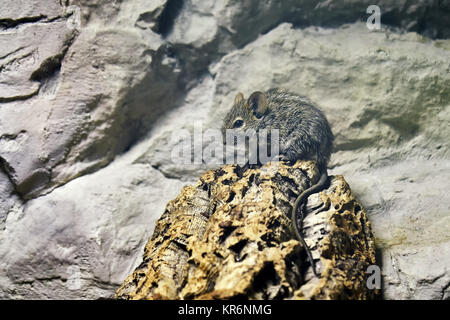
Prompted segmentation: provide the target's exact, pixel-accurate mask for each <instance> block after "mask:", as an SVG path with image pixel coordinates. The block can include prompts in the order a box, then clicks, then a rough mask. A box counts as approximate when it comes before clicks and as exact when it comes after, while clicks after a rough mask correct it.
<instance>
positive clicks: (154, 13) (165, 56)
mask: <svg viewBox="0 0 450 320" xmlns="http://www.w3.org/2000/svg"><path fill="white" fill-rule="evenodd" d="M370 2H371V1H364V0H361V1H356V2H355V1H338V2H330V1H319V2H317V1H308V0H289V1H283V2H280V1H264V2H262V1H256V0H255V1H253V0H249V1H245V2H242V1H235V0H227V1H220V2H219V1H194V0H191V1H189V0H185V1H182V0H158V1H151V3H149V2H148V1H143V0H130V1H121V0H116V1H105V0H95V1H87V0H79V1H71V0H70V1H59V0H41V1H37V0H30V1H27V2H26V3H25V2H22V1H20V2H18V1H12V0H4V1H3V2H2V8H1V9H0V115H1V116H0V298H49V299H51V298H59V299H61V298H100V297H112V296H113V294H114V291H115V290H116V289H117V288H118V286H119V285H120V284H121V283H122V282H123V280H124V279H125V277H126V275H128V274H129V273H131V271H132V270H134V268H135V267H136V266H137V265H138V264H139V263H140V257H141V254H142V250H143V246H144V244H145V242H146V241H147V239H148V237H149V236H150V235H151V234H152V231H153V228H154V225H155V221H156V220H157V219H158V218H159V217H160V215H161V214H162V213H163V211H164V207H165V205H166V203H167V202H168V201H169V200H171V199H173V198H175V196H176V195H177V194H178V193H179V191H180V190H181V188H182V186H184V185H185V184H186V183H192V182H194V181H195V180H197V178H198V177H199V175H200V174H202V173H203V172H204V171H205V169H206V168H207V166H201V165H181V164H178V163H172V162H171V161H170V154H171V151H172V149H173V148H174V147H175V146H176V143H177V142H176V141H173V140H172V139H171V136H172V132H176V131H177V130H180V129H192V126H193V124H194V123H196V122H199V123H202V126H203V128H204V129H206V128H217V127H218V126H220V122H221V119H222V117H223V115H224V114H225V113H226V112H227V110H228V109H229V108H230V107H231V103H232V100H233V98H234V95H235V94H236V92H237V91H242V92H244V94H245V95H246V96H248V94H249V93H251V92H252V91H254V90H264V89H268V88H270V87H274V86H279V87H284V88H286V89H290V90H292V91H294V92H298V93H301V94H304V95H307V96H309V97H310V98H311V99H312V100H314V101H315V102H317V103H318V104H319V105H320V106H321V108H322V109H323V111H324V112H325V114H326V115H327V117H328V119H329V121H330V123H331V126H332V129H333V132H334V133H335V135H336V146H335V151H334V153H333V155H332V160H331V163H330V174H336V175H337V174H343V175H344V176H345V178H346V180H347V181H348V182H349V184H350V186H351V188H352V190H353V192H354V193H355V194H356V195H357V197H358V199H359V200H360V201H361V203H362V205H363V206H364V207H365V208H366V210H367V213H368V215H369V219H370V221H371V223H372V228H373V231H374V236H375V239H376V245H377V248H378V254H379V259H378V261H381V262H382V272H383V294H384V297H385V298H386V299H413V298H415V299H417V298H423V299H446V298H449V295H450V292H449V283H450V274H449V272H448V270H449V266H450V265H449V263H450V262H449V261H450V249H449V248H450V246H449V241H450V238H449V236H448V228H449V226H450V200H449V197H448V196H447V190H448V187H449V182H448V181H450V179H449V178H450V173H449V172H450V170H448V169H449V168H450V161H449V157H450V154H449V143H448V136H449V135H450V127H449V125H448V123H449V120H450V108H449V105H450V89H449V88H450V76H449V74H450V72H449V71H450V42H449V40H446V39H447V38H448V37H449V35H450V29H449V26H448V23H447V21H448V20H449V18H450V3H449V2H448V1H446V0H440V1H433V0H429V1H427V0H423V1H416V2H414V4H412V3H411V2H410V1H406V0H404V1H395V2H394V1H389V0H383V1H378V5H379V7H380V9H381V22H382V23H383V25H382V28H381V30H375V31H370V30H369V29H368V28H367V27H366V24H365V21H366V19H367V17H368V14H367V13H366V8H367V7H368V6H369V5H370V4H371V3H370Z"/></svg>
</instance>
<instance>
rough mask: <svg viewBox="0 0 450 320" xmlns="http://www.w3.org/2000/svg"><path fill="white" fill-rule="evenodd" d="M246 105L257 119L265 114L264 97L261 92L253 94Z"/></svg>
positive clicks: (266, 105)
mask: <svg viewBox="0 0 450 320" xmlns="http://www.w3.org/2000/svg"><path fill="white" fill-rule="evenodd" d="M247 104H248V106H249V108H251V109H252V110H253V112H254V114H255V116H256V117H257V118H261V117H262V116H263V115H264V113H266V111H267V107H268V103H267V98H266V95H265V94H264V93H263V92H261V91H255V92H253V93H252V94H251V95H250V97H249V98H248V100H247Z"/></svg>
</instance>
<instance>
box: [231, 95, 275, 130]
mask: <svg viewBox="0 0 450 320" xmlns="http://www.w3.org/2000/svg"><path fill="white" fill-rule="evenodd" d="M267 112H268V103H267V97H266V95H265V94H264V93H263V92H261V91H255V92H253V93H252V94H251V95H250V97H249V98H248V99H247V100H245V99H244V95H243V94H242V93H240V92H239V93H238V94H237V95H236V97H235V98H234V105H233V107H232V108H231V110H230V111H229V112H228V113H227V115H226V116H225V119H224V120H223V125H222V132H223V134H225V130H226V129H236V130H246V129H255V128H256V127H257V125H258V123H259V122H260V121H261V118H262V117H263V116H264V115H265V114H266V113H267Z"/></svg>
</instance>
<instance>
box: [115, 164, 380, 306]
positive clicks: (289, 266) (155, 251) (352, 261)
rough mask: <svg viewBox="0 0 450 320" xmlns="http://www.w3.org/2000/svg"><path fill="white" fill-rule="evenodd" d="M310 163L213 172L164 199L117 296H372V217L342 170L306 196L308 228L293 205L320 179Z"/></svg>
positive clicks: (373, 260)
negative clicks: (298, 222)
mask: <svg viewBox="0 0 450 320" xmlns="http://www.w3.org/2000/svg"><path fill="white" fill-rule="evenodd" d="M319 176H320V175H319V172H318V170H317V168H316V166H315V164H314V163H313V162H301V161H298V162H297V163H295V164H294V165H292V166H290V165H287V164H284V163H269V164H266V165H264V166H263V167H260V168H257V169H253V168H247V169H246V170H244V169H241V168H239V167H236V166H233V165H226V166H224V167H222V168H221V169H218V170H214V171H207V172H206V173H205V174H203V175H202V176H201V177H200V179H199V181H198V182H197V184H196V185H194V186H187V187H185V188H184V189H183V190H182V192H181V194H180V195H179V196H178V197H177V198H176V199H175V200H172V201H170V202H169V203H168V205H167V207H166V210H165V212H164V214H163V215H162V216H161V218H160V219H159V220H158V222H157V225H156V228H155V231H154V234H153V236H152V238H151V239H150V240H149V241H148V243H147V245H146V247H145V252H144V258H143V262H142V263H141V264H140V265H139V266H138V267H137V268H136V270H135V271H134V272H133V274H131V275H130V276H128V277H127V279H126V280H125V282H124V283H123V285H122V286H121V287H120V288H119V289H118V290H117V293H116V298H119V299H229V298H237V297H240V298H249V299H370V298H373V297H374V292H373V291H371V290H369V289H368V288H367V286H366V279H367V274H366V270H367V268H368V266H369V265H373V264H375V247H374V240H373V235H372V232H371V227H370V223H369V221H368V219H367V215H366V213H365V212H364V210H363V208H362V206H361V205H360V204H359V203H358V201H357V200H356V199H355V197H354V196H353V194H352V193H351V190H350V188H349V186H348V184H347V183H346V182H345V180H344V178H343V177H342V176H331V177H330V181H331V182H330V186H329V188H328V189H327V190H324V191H322V192H320V193H318V194H313V195H311V196H310V197H309V198H308V201H307V205H306V212H305V218H304V220H303V226H302V230H303V234H304V237H305V241H306V243H307V244H308V246H309V248H310V249H311V252H312V255H313V257H314V260H315V263H316V268H317V270H318V272H319V273H320V277H319V278H317V277H315V276H314V274H313V272H312V267H311V265H310V264H309V263H308V262H307V259H306V254H305V250H304V249H303V248H302V246H301V244H300V242H299V241H297V240H296V239H295V236H294V231H293V227H292V223H291V221H290V219H289V216H290V210H291V208H292V205H293V203H294V201H295V199H296V197H297V195H298V194H299V193H300V192H302V190H305V189H306V188H308V187H309V186H310V185H311V184H314V183H315V182H317V180H318V179H319Z"/></svg>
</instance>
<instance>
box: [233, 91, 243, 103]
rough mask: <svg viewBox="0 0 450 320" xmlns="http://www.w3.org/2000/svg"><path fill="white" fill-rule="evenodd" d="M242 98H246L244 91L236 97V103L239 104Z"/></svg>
mask: <svg viewBox="0 0 450 320" xmlns="http://www.w3.org/2000/svg"><path fill="white" fill-rule="evenodd" d="M242 100H244V95H243V94H242V92H239V93H238V94H237V95H236V97H235V98H234V104H235V105H236V104H239V102H241V101H242Z"/></svg>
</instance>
